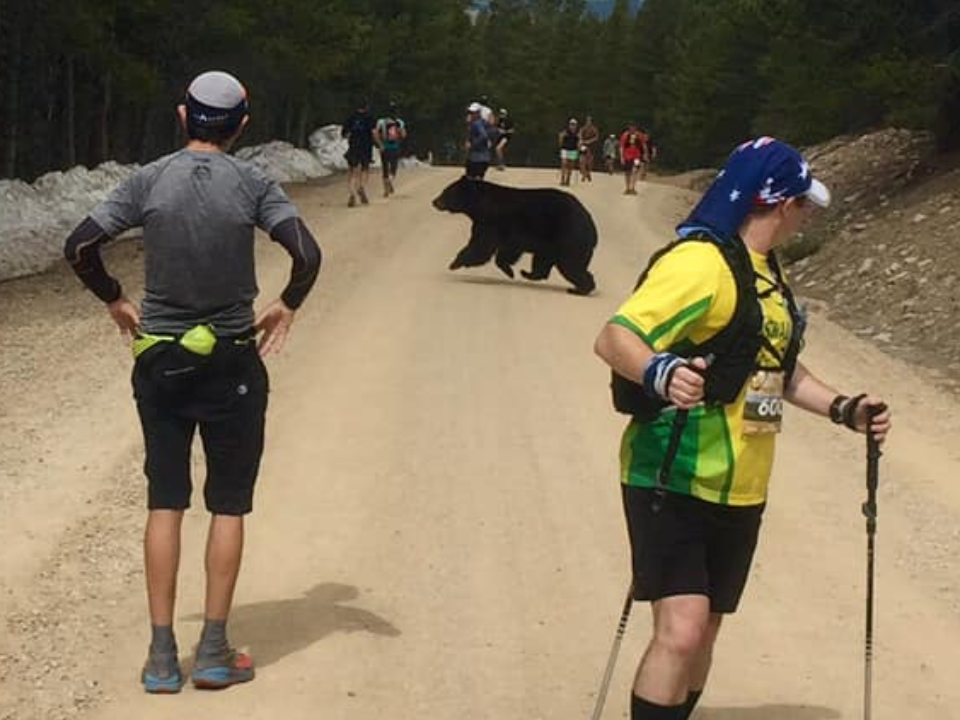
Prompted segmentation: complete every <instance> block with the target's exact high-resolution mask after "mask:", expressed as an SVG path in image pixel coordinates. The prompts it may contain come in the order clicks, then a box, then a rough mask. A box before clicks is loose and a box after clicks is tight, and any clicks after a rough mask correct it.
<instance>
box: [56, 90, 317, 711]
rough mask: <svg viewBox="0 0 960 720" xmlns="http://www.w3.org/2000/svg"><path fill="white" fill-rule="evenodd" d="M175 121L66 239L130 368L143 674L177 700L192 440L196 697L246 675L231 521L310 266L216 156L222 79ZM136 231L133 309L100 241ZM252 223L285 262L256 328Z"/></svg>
mask: <svg viewBox="0 0 960 720" xmlns="http://www.w3.org/2000/svg"><path fill="white" fill-rule="evenodd" d="M178 111H179V113H180V119H181V122H182V124H183V126H184V128H185V130H186V132H187V136H188V138H189V141H188V143H187V145H186V147H185V148H184V149H182V150H180V151H179V152H176V153H174V154H172V155H168V156H167V157H164V158H161V159H160V160H157V161H156V162H153V163H150V164H149V165H146V166H144V167H142V168H140V169H139V170H137V171H136V172H134V173H133V174H132V175H131V176H130V177H128V178H127V180H125V181H124V182H123V183H122V184H121V185H120V186H119V187H117V188H116V189H115V190H114V191H113V193H112V194H111V195H110V196H109V197H108V198H107V199H106V200H105V201H104V202H103V203H101V204H100V205H98V206H97V207H96V209H94V210H93V212H92V213H91V214H90V215H89V216H88V217H87V218H86V219H85V220H84V221H83V222H82V223H81V224H80V225H79V226H78V227H77V229H76V230H74V231H73V233H72V234H71V235H70V237H69V238H67V241H66V247H65V254H66V256H67V259H68V260H69V261H70V263H71V264H72V265H73V268H74V270H75V271H76V273H77V275H78V276H79V278H80V279H81V280H82V281H83V283H84V284H85V285H86V286H87V287H88V288H89V289H90V290H91V291H92V292H93V293H94V294H95V295H96V296H97V297H98V298H99V299H100V300H102V301H103V302H104V303H106V304H107V309H108V311H109V313H110V315H111V317H112V318H113V320H114V322H115V323H116V324H117V326H118V327H119V328H120V330H121V332H123V333H124V335H126V336H128V337H130V338H131V339H132V349H133V353H134V357H135V358H136V360H135V363H134V369H133V390H134V396H135V398H136V402H137V410H138V412H139V414H140V421H141V424H142V426H143V436H144V444H145V448H146V461H145V464H144V469H145V473H146V476H147V506H148V508H149V513H148V518H147V528H146V534H145V539H144V556H145V565H146V577H147V593H148V598H149V606H150V622H151V625H152V638H151V642H150V649H149V651H148V655H147V662H146V664H145V666H144V668H143V672H142V676H141V677H142V682H143V686H144V689H145V690H146V691H147V692H150V693H175V692H179V690H180V688H181V686H182V685H183V677H182V674H181V670H180V664H179V659H178V651H177V645H176V640H175V637H174V630H173V617H174V600H175V597H176V585H177V568H178V566H179V562H180V527H181V523H182V521H183V514H184V510H186V509H187V508H188V507H189V506H190V498H191V494H192V485H193V484H192V479H191V472H190V449H191V445H192V441H193V437H194V435H195V433H197V432H199V434H200V439H201V440H202V442H203V447H204V454H205V456H206V470H207V473H206V482H205V484H204V493H203V494H204V502H205V505H206V508H207V510H208V511H209V512H210V513H211V516H212V517H211V520H210V530H209V536H208V540H207V551H206V568H207V573H208V575H207V595H206V604H205V608H204V618H205V621H204V626H203V631H202V633H201V636H200V642H199V645H198V646H197V652H196V656H195V660H194V665H193V673H192V681H193V683H194V685H195V686H196V687H198V688H223V687H227V686H229V685H233V684H235V683H238V682H244V681H247V680H251V679H252V678H253V674H254V669H253V661H252V660H251V659H250V657H249V656H247V655H244V654H242V653H237V652H235V651H234V650H233V649H232V648H231V647H230V645H229V643H228V642H227V636H226V622H227V617H228V615H229V612H230V607H231V604H232V601H233V591H234V587H235V584H236V580H237V575H238V573H239V569H240V557H241V554H242V548H243V516H244V515H245V514H247V513H249V512H250V511H251V510H252V507H253V490H254V485H255V482H256V479H257V472H258V470H259V467H260V456H261V454H262V452H263V438H264V421H265V412H266V407H267V392H268V381H267V372H266V368H265V367H264V365H263V362H262V360H261V356H265V355H267V354H269V353H271V352H275V351H277V350H279V349H280V348H281V346H282V345H283V342H284V339H285V338H286V335H287V333H288V331H289V329H290V326H291V324H292V323H293V319H294V313H295V310H296V309H297V308H298V307H300V305H301V303H303V301H304V299H305V298H306V296H307V293H308V292H309V291H310V289H311V287H312V286H313V283H314V281H315V279H316V277H317V274H318V272H319V270H320V259H321V258H320V248H319V247H318V246H317V244H316V242H315V241H314V239H313V237H312V236H311V234H310V231H309V230H308V229H307V227H306V226H305V225H304V224H303V221H302V220H301V219H300V217H299V216H298V213H297V209H296V208H295V207H294V206H293V204H292V203H291V202H290V200H289V199H288V198H287V196H286V194H285V193H284V192H283V190H282V189H281V188H280V186H279V185H278V184H277V183H276V182H275V181H273V180H271V179H270V178H269V177H267V176H266V175H265V174H264V173H263V172H262V171H260V170H259V169H257V168H256V167H254V166H253V165H250V164H248V163H245V162H242V161H240V160H237V159H235V158H233V157H231V156H230V155H228V154H227V151H228V150H229V148H230V147H231V145H232V144H233V143H234V141H235V140H236V139H237V138H238V137H239V135H240V133H241V132H242V131H243V128H244V127H245V125H246V124H247V121H248V114H247V99H246V90H245V89H244V87H243V85H241V84H240V82H239V81H238V80H237V79H236V78H234V77H232V76H230V75H228V74H226V73H222V72H209V73H204V74H202V75H200V76H199V77H197V78H196V79H195V80H194V81H193V82H192V83H191V85H190V87H189V89H188V91H187V95H186V98H185V100H184V104H183V105H180V106H179V108H178ZM134 227H141V228H143V249H144V260H145V266H146V267H145V281H146V282H145V288H146V289H145V296H144V298H143V303H142V307H140V308H138V307H137V306H136V305H134V304H133V303H132V302H131V301H130V300H128V299H127V298H126V296H125V295H124V294H123V290H122V289H121V287H120V284H119V283H118V282H117V281H116V280H115V279H114V278H112V277H111V276H110V275H108V274H107V272H106V270H105V269H104V266H103V262H102V260H101V258H100V246H101V245H102V244H103V242H104V241H106V240H107V239H109V238H111V237H115V236H117V235H119V234H120V233H122V232H124V231H125V230H127V229H129V228H134ZM254 227H259V228H261V229H263V230H265V231H266V232H268V233H269V234H270V237H271V239H273V240H274V241H275V242H278V243H280V244H281V245H282V246H283V247H284V249H286V250H287V252H288V253H290V255H291V257H292V258H293V271H292V274H291V277H290V281H289V283H288V284H287V287H286V289H285V290H284V291H283V293H282V294H281V296H280V299H278V300H277V301H275V302H274V303H272V304H271V305H269V306H268V307H267V308H266V310H264V311H263V312H262V313H261V315H260V316H259V318H256V319H255V317H254V310H253V303H254V300H255V298H256V296H257V282H256V273H255V269H254V247H253V244H254ZM261 333H262V334H261ZM257 334H261V335H260V339H259V343H258V342H257V338H256V335H257ZM258 351H259V352H258Z"/></svg>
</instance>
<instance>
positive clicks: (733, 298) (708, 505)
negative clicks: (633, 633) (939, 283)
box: [595, 137, 891, 720]
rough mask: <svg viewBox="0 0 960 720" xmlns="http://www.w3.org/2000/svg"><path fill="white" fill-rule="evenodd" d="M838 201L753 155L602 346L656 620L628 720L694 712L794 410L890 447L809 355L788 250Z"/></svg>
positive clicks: (760, 153)
mask: <svg viewBox="0 0 960 720" xmlns="http://www.w3.org/2000/svg"><path fill="white" fill-rule="evenodd" d="M829 202H830V193H829V191H828V190H827V188H826V187H825V186H824V185H823V184H822V183H820V182H819V181H817V180H815V179H814V178H813V176H812V175H811V173H810V170H809V167H808V165H807V163H806V161H805V160H804V159H803V158H802V157H801V155H800V154H799V153H798V152H797V151H796V150H795V149H794V148H792V147H790V146H789V145H786V144H785V143H782V142H779V141H777V140H774V139H773V138H767V137H764V138H759V139H757V140H753V141H750V142H747V143H744V144H743V145H741V146H740V147H738V148H737V149H736V150H735V151H734V152H733V153H732V154H731V156H730V158H729V159H728V161H727V163H726V164H725V166H724V168H723V171H722V172H721V173H720V174H719V175H718V176H717V178H716V179H715V180H714V182H713V184H712V185H711V186H710V188H709V189H708V190H707V191H706V193H705V194H704V196H703V198H702V199H701V200H700V202H699V204H698V205H697V206H696V207H695V208H694V210H693V212H692V213H691V214H690V216H689V217H688V218H687V220H686V221H684V222H683V223H681V224H680V226H679V227H678V228H677V232H678V235H679V239H678V240H676V241H675V242H674V243H672V244H670V245H668V246H667V247H665V248H664V249H663V250H661V251H660V252H658V253H657V254H656V255H655V256H654V257H653V258H652V259H651V261H650V264H649V265H648V267H647V269H646V270H645V271H644V273H643V275H641V278H640V281H639V282H638V284H637V287H636V289H635V291H634V293H633V295H632V297H630V298H629V299H628V300H627V301H626V302H625V303H624V304H623V305H622V306H621V307H620V309H619V310H618V311H617V313H616V314H615V315H614V317H613V318H612V319H611V320H610V322H609V323H607V325H606V326H605V327H604V328H603V330H602V331H601V332H600V334H599V336H598V337H597V340H596V344H595V350H596V352H597V354H598V355H599V356H600V357H601V358H602V359H603V360H604V361H605V362H606V363H607V364H608V365H609V366H610V367H611V368H612V370H613V377H612V389H613V401H614V406H615V407H616V409H617V410H618V411H620V412H622V413H625V414H628V415H630V416H631V420H630V422H629V424H628V425H627V428H626V430H625V432H624V435H623V440H622V444H621V451H620V457H621V463H622V464H621V492H622V498H623V506H624V511H625V514H626V519H627V530H628V534H629V538H630V545H631V550H632V556H633V565H632V569H633V577H632V583H631V595H632V598H633V599H634V600H641V601H649V602H651V603H652V610H653V635H652V639H651V640H650V643H649V645H648V647H647V649H646V652H645V653H644V655H643V658H642V660H641V662H640V667H639V669H638V671H637V675H636V679H635V683H634V687H633V695H632V705H631V715H630V717H631V720H686V718H688V717H690V714H691V713H692V712H693V708H694V706H695V705H696V703H697V701H698V699H699V697H700V694H701V693H702V691H703V688H704V685H705V683H706V681H707V675H708V673H709V670H710V664H711V658H712V653H713V647H714V644H715V643H716V639H717V634H718V633H719V631H720V625H721V620H722V618H723V616H724V615H726V614H730V613H733V612H735V611H736V609H737V606H738V604H739V601H740V597H741V594H742V593H743V590H744V587H745V585H746V582H747V577H748V575H749V572H750V566H751V563H752V559H753V553H754V549H755V548H756V544H757V539H758V535H759V530H760V522H761V517H762V515H763V511H764V507H765V505H766V500H767V487H768V483H769V479H770V473H771V468H772V464H773V457H774V451H775V443H776V436H777V434H778V433H779V432H780V427H781V420H782V415H783V411H784V403H785V402H786V403H789V404H791V405H794V406H796V407H800V408H802V409H804V410H807V411H808V412H812V413H814V414H817V415H821V416H823V417H828V418H830V420H832V421H833V422H834V423H836V424H842V425H845V426H846V427H847V428H849V429H851V430H854V431H856V432H860V433H868V432H869V433H870V434H871V437H872V439H873V440H875V441H876V442H878V443H879V442H882V441H883V440H884V438H885V436H886V434H887V432H888V431H889V430H890V427H891V422H890V414H889V412H888V411H887V409H886V406H885V405H884V404H883V402H882V401H881V400H880V399H879V398H877V397H875V396H870V395H867V394H857V395H855V396H853V397H848V396H846V395H842V394H840V393H838V392H836V391H835V390H833V389H831V388H830V387H829V386H828V385H826V384H825V383H823V382H822V381H820V380H819V379H817V377H816V376H814V375H813V373H812V372H811V371H810V370H809V369H807V367H806V366H805V365H804V364H803V363H802V362H801V361H800V360H799V359H798V355H799V352H800V349H801V347H802V341H803V329H804V326H805V318H804V315H803V313H802V312H801V311H800V309H799V308H798V307H797V304H796V302H795V300H794V298H793V295H792V293H791V292H790V288H789V286H788V284H787V283H786V280H785V278H784V276H783V274H782V273H781V271H780V268H779V265H778V263H777V258H776V252H775V249H776V248H777V247H778V246H780V245H781V244H782V243H784V242H785V241H786V240H787V239H788V238H789V237H790V236H792V235H793V234H794V233H796V232H797V230H798V229H799V228H800V226H801V225H802V224H803V222H804V221H805V220H807V219H808V218H809V216H810V214H811V212H812V211H813V209H814V208H815V207H818V206H819V207H826V206H827V205H828V204H829ZM628 607H629V605H628ZM628 607H627V608H625V612H624V616H623V617H626V612H627V610H628ZM624 622H625V620H622V621H621V623H624ZM615 649H616V646H615ZM608 677H609V673H608V674H607V676H605V679H606V678H608ZM601 699H602V698H601ZM599 704H600V702H599V700H598V705H599ZM595 716H596V715H595Z"/></svg>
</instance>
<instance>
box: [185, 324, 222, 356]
mask: <svg viewBox="0 0 960 720" xmlns="http://www.w3.org/2000/svg"><path fill="white" fill-rule="evenodd" d="M180 344H181V345H183V347H185V348H186V349H187V350H189V351H190V352H192V353H193V354H194V355H203V356H204V357H206V356H207V355H212V354H213V349H214V348H215V347H216V346H217V336H216V335H214V334H213V328H212V327H210V326H209V325H195V326H194V327H192V328H190V329H189V330H188V331H187V332H185V333H184V334H183V335H182V336H181V338H180Z"/></svg>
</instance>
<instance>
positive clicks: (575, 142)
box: [557, 118, 580, 186]
mask: <svg viewBox="0 0 960 720" xmlns="http://www.w3.org/2000/svg"><path fill="white" fill-rule="evenodd" d="M557 144H558V145H559V146H560V184H561V185H566V186H569V185H570V176H571V175H572V174H573V169H574V168H575V167H576V166H577V162H578V161H579V160H580V123H578V122H577V119H576V118H570V120H569V121H568V122H567V127H565V128H564V129H563V130H561V131H560V134H559V135H558V136H557Z"/></svg>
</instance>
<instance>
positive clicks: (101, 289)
mask: <svg viewBox="0 0 960 720" xmlns="http://www.w3.org/2000/svg"><path fill="white" fill-rule="evenodd" d="M109 239H110V237H109V235H107V234H106V233H105V232H104V231H103V228H101V227H100V226H99V225H98V224H97V223H96V222H95V221H94V220H93V219H92V218H90V217H87V218H85V219H84V220H83V222H81V223H80V224H79V225H78V226H77V227H76V229H75V230H74V231H73V232H72V233H70V236H69V237H68V238H67V240H66V242H65V243H64V247H63V254H64V257H66V259H67V262H69V263H70V266H71V267H72V268H73V271H74V272H75V273H76V274H77V277H78V278H80V281H81V282H82V283H83V284H84V285H86V287H87V288H88V289H89V290H90V291H91V292H92V293H93V294H94V295H96V296H97V297H98V298H99V299H100V300H102V301H103V302H105V303H111V302H114V301H115V300H118V299H119V298H120V297H121V296H122V295H123V288H121V287H120V283H119V282H118V281H117V280H116V279H115V278H113V277H111V276H110V274H109V273H107V270H106V268H105V267H104V266H103V259H102V258H101V257H100V246H101V245H102V244H103V243H104V242H105V241H107V240H109Z"/></svg>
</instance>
